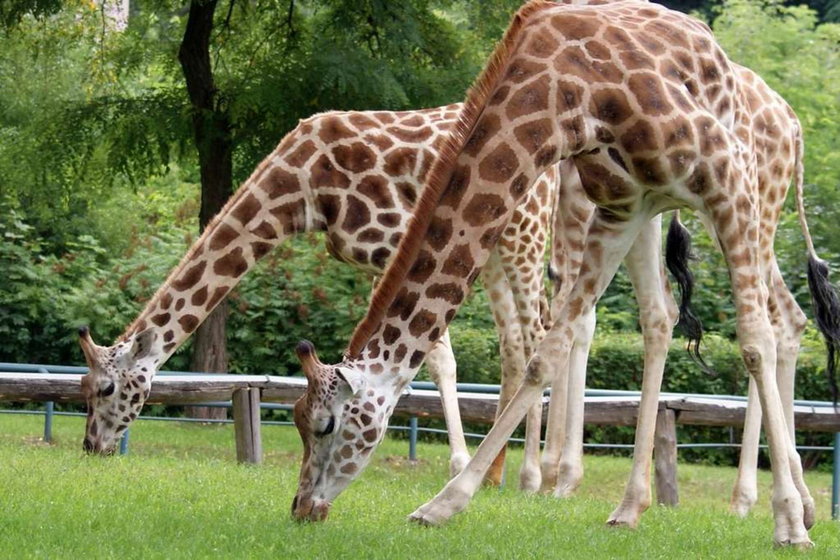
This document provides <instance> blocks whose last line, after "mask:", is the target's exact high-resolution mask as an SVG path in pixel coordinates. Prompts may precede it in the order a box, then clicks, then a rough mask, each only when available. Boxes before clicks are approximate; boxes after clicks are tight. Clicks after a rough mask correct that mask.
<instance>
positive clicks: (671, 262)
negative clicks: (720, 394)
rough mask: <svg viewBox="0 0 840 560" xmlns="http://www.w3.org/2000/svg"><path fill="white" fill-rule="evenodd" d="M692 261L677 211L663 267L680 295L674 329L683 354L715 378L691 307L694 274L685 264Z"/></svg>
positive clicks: (698, 324) (666, 245) (667, 240)
mask: <svg viewBox="0 0 840 560" xmlns="http://www.w3.org/2000/svg"><path fill="white" fill-rule="evenodd" d="M692 258H694V255H693V254H692V252H691V233H690V232H689V231H688V230H687V229H686V228H685V226H683V225H682V223H681V222H680V213H679V210H677V211H675V212H674V215H673V217H672V218H671V224H670V226H668V235H667V237H666V238H665V266H666V268H667V269H668V272H670V273H671V276H672V277H673V278H674V281H675V282H676V283H677V286H678V287H679V291H680V302H679V310H680V317H679V322H678V323H677V326H678V327H679V328H680V330H682V332H683V334H685V336H686V338H688V345H687V346H686V350H687V351H688V354H689V356H691V358H692V359H693V360H694V362H695V363H697V365H699V366H700V368H701V369H703V371H705V372H706V373H707V374H710V375H715V371H714V370H713V369H712V368H711V367H709V365H708V364H707V363H706V361H705V360H704V359H703V356H701V355H700V341H701V340H702V339H703V323H702V322H701V321H700V318H699V317H697V315H696V314H695V313H694V309H693V308H692V305H691V297H692V295H693V293H694V274H692V272H691V269H690V268H689V267H688V263H689V261H690V260H691V259H692Z"/></svg>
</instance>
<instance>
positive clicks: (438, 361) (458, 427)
mask: <svg viewBox="0 0 840 560" xmlns="http://www.w3.org/2000/svg"><path fill="white" fill-rule="evenodd" d="M426 367H427V368H428V370H429V375H430V376H431V378H432V381H434V382H435V384H436V385H437V387H438V391H440V400H441V404H442V405H443V416H444V418H445V420H446V432H447V434H448V436H449V476H450V478H451V477H453V476H455V475H457V474H458V473H459V472H461V471H462V470H463V469H464V467H465V466H466V465H467V463H468V462H469V460H470V454H469V452H468V451H467V442H466V440H465V439H464V428H463V426H462V424H461V411H460V409H459V408H458V392H457V387H456V386H455V382H456V380H457V369H456V368H457V364H456V363H455V356H454V354H453V353H452V344H451V342H450V340H449V330H446V331H445V332H444V333H443V336H441V337H440V339H438V341H437V342H436V343H435V345H434V346H433V347H432V349H431V350H430V351H429V355H428V356H427V357H426Z"/></svg>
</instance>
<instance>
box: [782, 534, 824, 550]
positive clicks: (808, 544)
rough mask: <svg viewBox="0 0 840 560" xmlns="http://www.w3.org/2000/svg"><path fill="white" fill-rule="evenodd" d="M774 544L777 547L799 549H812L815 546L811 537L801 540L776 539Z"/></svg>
mask: <svg viewBox="0 0 840 560" xmlns="http://www.w3.org/2000/svg"><path fill="white" fill-rule="evenodd" d="M773 546H774V547H776V548H787V547H791V548H796V549H798V550H810V549H812V548H814V543H813V541H811V539H809V538H807V537H806V538H805V539H804V540H801V541H791V540H783V541H774V542H773Z"/></svg>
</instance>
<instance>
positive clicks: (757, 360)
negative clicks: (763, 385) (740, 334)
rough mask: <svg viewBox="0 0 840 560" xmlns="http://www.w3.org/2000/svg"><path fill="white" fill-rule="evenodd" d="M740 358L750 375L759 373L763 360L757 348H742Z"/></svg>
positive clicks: (750, 346)
mask: <svg viewBox="0 0 840 560" xmlns="http://www.w3.org/2000/svg"><path fill="white" fill-rule="evenodd" d="M741 357H742V358H743V360H744V365H745V366H746V367H747V371H748V372H749V373H750V375H753V376H756V375H758V374H760V373H761V370H762V364H763V358H762V352H761V349H760V348H758V347H757V346H752V345H749V346H744V347H743V348H741Z"/></svg>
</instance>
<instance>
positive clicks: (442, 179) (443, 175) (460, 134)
mask: <svg viewBox="0 0 840 560" xmlns="http://www.w3.org/2000/svg"><path fill="white" fill-rule="evenodd" d="M556 5H557V4H556V3H554V2H552V1H548V0H531V1H530V2H528V3H527V4H525V5H524V6H522V7H521V8H520V9H519V10H518V11H517V12H516V14H514V16H513V19H512V20H511V22H510V25H509V26H508V28H507V30H506V31H505V34H504V36H503V37H502V39H501V41H499V43H498V44H497V45H496V48H495V49H494V50H493V54H491V55H490V59H489V61H488V62H487V64H486V66H485V67H484V70H482V72H481V74H479V76H478V78H477V79H476V80H475V82H474V83H473V85H472V86H471V87H470V89H469V91H468V92H467V98H466V100H465V101H464V106H463V108H462V109H461V113H460V114H459V115H458V121H457V122H456V123H455V126H454V127H453V129H452V131H451V132H450V133H449V134H448V135H447V137H446V140H445V141H444V143H443V145H442V146H441V149H440V154H439V155H438V158H437V159H436V160H435V163H434V165H433V166H432V168H431V170H430V171H429V175H428V177H427V179H426V181H425V185H424V187H423V191H422V193H421V195H420V198H419V200H418V201H417V204H416V205H415V207H414V211H413V212H412V217H411V219H410V220H409V222H408V227H407V228H406V231H405V234H404V235H403V236H402V238H401V239H400V243H399V245H398V246H397V251H396V253H395V255H394V257H393V258H392V259H391V262H390V263H389V264H388V267H387V268H386V269H385V272H384V273H383V275H382V278H381V279H380V281H379V283H378V285H377V287H376V290H375V291H374V292H373V295H372V296H371V300H370V305H369V306H368V310H367V313H366V314H365V317H364V318H363V319H362V320H361V322H359V324H358V325H357V326H356V329H355V330H354V331H353V336H352V337H351V338H350V344H349V345H348V347H347V351H346V352H345V355H346V356H348V357H350V358H354V357H358V355H359V354H360V353H361V351H362V348H364V346H365V344H367V342H368V340H370V337H371V336H373V334H374V333H375V332H376V330H377V329H378V328H379V326H380V324H381V323H382V319H383V318H384V316H385V312H386V311H387V309H388V306H389V305H390V304H391V302H392V301H393V300H394V298H395V297H396V294H397V290H398V289H399V288H400V287H401V285H402V284H403V281H404V280H405V277H406V275H407V274H408V270H409V269H410V268H411V266H412V265H413V264H414V262H415V260H416V259H417V253H418V252H419V250H420V246H421V244H422V243H423V241H424V240H425V237H426V232H427V230H428V229H429V224H430V222H431V219H432V217H433V215H434V211H435V208H436V207H437V205H438V203H439V201H440V198H441V196H442V195H443V193H444V189H446V187H447V185H448V184H449V180H450V178H451V177H452V172H453V168H454V166H455V161H456V159H457V158H458V156H459V155H460V153H461V151H462V148H463V146H464V144H465V143H466V141H467V139H468V138H469V137H470V134H471V133H472V131H473V129H474V128H475V125H476V123H477V122H478V119H479V117H480V116H481V114H482V112H483V111H484V107H485V106H486V104H487V100H488V99H489V97H490V95H491V94H492V93H493V91H494V89H495V86H496V85H497V84H498V81H499V79H500V78H501V77H502V76H504V72H505V70H506V69H507V67H508V63H509V62H510V55H511V52H512V51H513V47H514V46H515V45H516V44H517V41H518V40H519V34H520V31H521V29H522V27H523V24H524V23H525V22H526V21H527V20H528V18H530V17H531V15H533V14H534V12H537V11H540V10H542V9H545V8H550V7H554V6H556Z"/></svg>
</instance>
